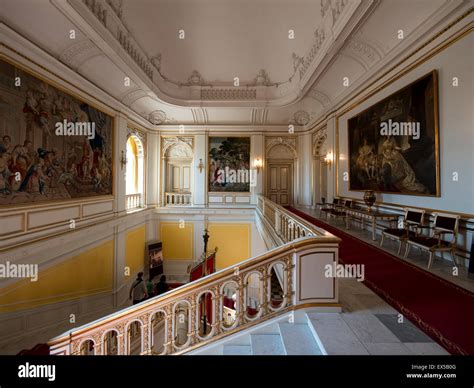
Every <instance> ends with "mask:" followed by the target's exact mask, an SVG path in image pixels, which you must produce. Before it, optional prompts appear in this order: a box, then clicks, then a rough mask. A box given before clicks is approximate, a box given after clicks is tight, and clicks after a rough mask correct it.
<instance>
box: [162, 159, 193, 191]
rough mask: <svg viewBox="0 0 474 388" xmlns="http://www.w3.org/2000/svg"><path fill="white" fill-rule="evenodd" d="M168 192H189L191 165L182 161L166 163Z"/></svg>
mask: <svg viewBox="0 0 474 388" xmlns="http://www.w3.org/2000/svg"><path fill="white" fill-rule="evenodd" d="M167 191H168V192H173V193H182V192H184V193H189V192H191V166H190V165H189V164H182V163H169V164H168V187H167Z"/></svg>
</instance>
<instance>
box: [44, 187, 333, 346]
mask: <svg viewBox="0 0 474 388" xmlns="http://www.w3.org/2000/svg"><path fill="white" fill-rule="evenodd" d="M257 214H258V216H259V217H263V218H264V219H265V221H266V223H267V224H268V225H270V226H269V228H271V229H272V233H274V234H275V235H276V236H278V238H279V239H280V240H281V241H282V245H280V246H278V247H277V248H275V249H272V250H270V251H268V252H266V253H264V254H262V255H260V256H257V257H254V258H251V259H248V260H245V261H243V262H241V263H238V264H236V265H234V266H231V267H228V268H226V269H223V270H220V271H218V272H215V273H213V274H211V275H209V276H206V277H204V278H201V279H199V280H197V281H194V282H192V283H188V284H186V285H184V286H181V287H179V288H177V289H174V290H172V291H169V292H167V293H165V294H163V295H160V296H158V297H154V298H151V299H149V300H147V301H145V302H142V303H140V304H138V305H134V306H130V307H128V308H125V309H123V310H121V311H119V312H116V313H113V314H111V315H108V316H106V317H103V318H101V319H98V320H96V321H94V322H91V323H89V324H86V325H83V326H80V327H78V328H74V329H72V330H69V331H67V332H65V333H64V334H62V335H60V336H58V337H56V338H53V339H52V340H51V341H50V342H49V346H50V349H51V354H57V355H80V354H95V355H109V354H118V355H124V354H130V353H131V349H132V348H133V349H135V348H136V347H137V344H138V345H139V349H140V352H139V353H140V354H143V355H146V354H148V355H153V354H156V355H158V354H160V355H163V354H182V353H186V352H188V351H190V350H192V349H195V348H197V347H200V346H203V345H206V344H209V343H211V342H214V341H217V340H219V339H221V338H224V337H226V336H228V335H231V334H233V333H235V332H237V331H239V330H242V329H245V328H248V327H251V326H253V325H256V324H258V323H260V322H262V321H264V320H267V319H270V318H273V317H275V316H277V315H279V314H282V313H284V312H287V311H289V310H295V309H297V308H301V307H308V306H312V305H321V304H328V303H329V304H331V305H333V304H335V303H337V298H338V296H337V283H336V279H328V278H325V277H324V271H323V270H322V268H323V266H324V265H325V264H332V262H333V261H337V255H338V244H339V239H338V238H336V237H334V236H333V235H331V234H329V233H328V232H326V231H324V230H322V229H319V228H316V227H314V226H312V225H311V224H309V223H307V222H306V221H304V220H302V219H301V218H299V217H297V216H295V215H293V214H292V213H290V212H288V211H287V210H286V209H284V208H282V207H281V206H279V205H277V204H275V203H273V202H271V201H270V200H268V199H266V198H264V197H263V196H259V197H258V204H257ZM274 266H278V269H279V273H283V284H280V285H279V287H280V288H281V294H282V295H281V296H282V297H281V298H278V300H276V299H275V298H274V287H275V284H272V282H271V277H272V276H271V275H272V270H273V268H274ZM276 269H277V268H275V270H276ZM279 283H280V282H279ZM250 287H252V291H253V292H252V296H255V291H254V290H255V287H258V289H259V295H258V301H255V300H254V299H253V303H252V306H250V305H249V304H248V303H249V300H250V298H249V295H248V294H249V293H248V292H247V291H248V289H250ZM229 306H231V307H229ZM204 321H205V322H206V324H204ZM131 325H133V327H131ZM204 327H205V328H206V331H204ZM132 329H133V330H132ZM132 343H133V344H134V345H133V346H132V345H131V344H132Z"/></svg>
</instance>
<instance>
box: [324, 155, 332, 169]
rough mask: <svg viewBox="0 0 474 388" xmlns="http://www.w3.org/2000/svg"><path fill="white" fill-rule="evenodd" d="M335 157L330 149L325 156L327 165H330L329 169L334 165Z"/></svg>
mask: <svg viewBox="0 0 474 388" xmlns="http://www.w3.org/2000/svg"><path fill="white" fill-rule="evenodd" d="M333 158H334V155H333V153H332V151H329V152H328V153H327V154H326V156H325V157H324V161H325V162H326V163H327V165H328V166H329V170H331V165H332V162H333Z"/></svg>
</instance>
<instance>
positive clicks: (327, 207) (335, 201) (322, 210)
mask: <svg viewBox="0 0 474 388" xmlns="http://www.w3.org/2000/svg"><path fill="white" fill-rule="evenodd" d="M338 204H339V198H334V199H333V200H332V203H326V204H325V205H324V206H322V207H321V208H320V209H319V218H321V216H322V214H323V213H324V215H325V216H326V219H327V218H328V214H329V213H330V212H331V210H333V209H335V208H336V206H337V205H338Z"/></svg>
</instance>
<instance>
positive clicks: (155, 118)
mask: <svg viewBox="0 0 474 388" xmlns="http://www.w3.org/2000/svg"><path fill="white" fill-rule="evenodd" d="M148 121H149V122H150V123H152V124H154V125H162V124H176V123H177V121H176V120H175V119H174V118H172V117H168V116H167V114H166V112H165V111H164V110H161V109H158V110H154V111H153V112H151V113H150V114H149V115H148Z"/></svg>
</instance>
